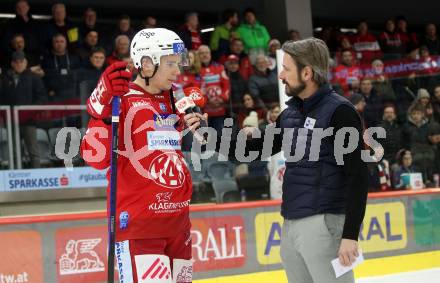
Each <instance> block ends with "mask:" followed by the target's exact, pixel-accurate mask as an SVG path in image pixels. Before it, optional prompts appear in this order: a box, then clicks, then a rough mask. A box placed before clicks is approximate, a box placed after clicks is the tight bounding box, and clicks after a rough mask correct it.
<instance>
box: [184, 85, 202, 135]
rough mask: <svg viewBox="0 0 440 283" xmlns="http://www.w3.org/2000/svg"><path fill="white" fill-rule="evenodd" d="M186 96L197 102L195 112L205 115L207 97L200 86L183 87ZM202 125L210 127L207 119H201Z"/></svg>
mask: <svg viewBox="0 0 440 283" xmlns="http://www.w3.org/2000/svg"><path fill="white" fill-rule="evenodd" d="M183 92H184V93H185V96H186V97H190V98H191V99H192V101H193V102H194V103H195V105H196V106H195V107H194V108H193V112H195V113H199V114H202V115H203V112H202V108H203V107H205V104H206V98H205V96H204V95H203V94H202V91H201V90H200V88H198V87H187V88H184V89H183ZM200 127H201V128H203V127H208V124H206V121H205V120H200Z"/></svg>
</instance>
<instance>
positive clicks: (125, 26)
mask: <svg viewBox="0 0 440 283" xmlns="http://www.w3.org/2000/svg"><path fill="white" fill-rule="evenodd" d="M120 35H125V36H127V37H128V39H129V40H130V39H131V38H133V36H134V35H135V32H134V30H133V28H132V27H131V19H130V16H128V15H121V16H120V17H119V20H118V25H117V27H116V31H115V33H114V34H113V37H112V38H117V37H118V36H120Z"/></svg>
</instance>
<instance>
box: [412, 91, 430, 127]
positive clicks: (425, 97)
mask: <svg viewBox="0 0 440 283" xmlns="http://www.w3.org/2000/svg"><path fill="white" fill-rule="evenodd" d="M430 99H431V95H430V94H429V92H428V91H427V90H426V89H424V88H420V89H419V90H418V91H417V98H416V99H415V100H414V101H413V103H412V105H411V106H413V107H415V106H418V107H420V108H422V109H423V117H424V118H425V119H426V120H428V121H431V120H432V119H433V109H432V105H431V101H430Z"/></svg>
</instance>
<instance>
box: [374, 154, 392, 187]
mask: <svg viewBox="0 0 440 283" xmlns="http://www.w3.org/2000/svg"><path fill="white" fill-rule="evenodd" d="M374 152H375V153H374V155H373V160H374V162H370V163H368V171H369V175H370V181H369V182H368V185H369V189H368V191H370V192H385V191H390V190H391V174H390V163H389V162H388V160H387V159H386V158H381V159H379V156H381V155H383V154H384V152H383V148H382V147H381V146H377V147H375V148H374Z"/></svg>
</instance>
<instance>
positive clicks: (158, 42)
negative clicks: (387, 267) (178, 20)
mask: <svg viewBox="0 0 440 283" xmlns="http://www.w3.org/2000/svg"><path fill="white" fill-rule="evenodd" d="M174 54H177V55H181V60H180V62H179V63H180V64H181V65H183V66H185V65H187V64H188V61H189V60H188V52H187V50H186V48H185V45H184V43H183V41H182V40H181V39H180V37H179V36H178V35H177V34H176V33H175V32H174V31H171V30H168V29H165V28H147V29H143V30H141V31H139V32H138V33H136V35H135V36H134V37H133V40H132V41H131V47H130V56H131V59H132V60H133V64H134V66H135V68H136V69H139V68H140V67H141V61H142V58H144V57H149V58H151V60H152V61H153V64H154V65H155V66H159V65H160V58H161V57H162V56H166V55H174Z"/></svg>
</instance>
